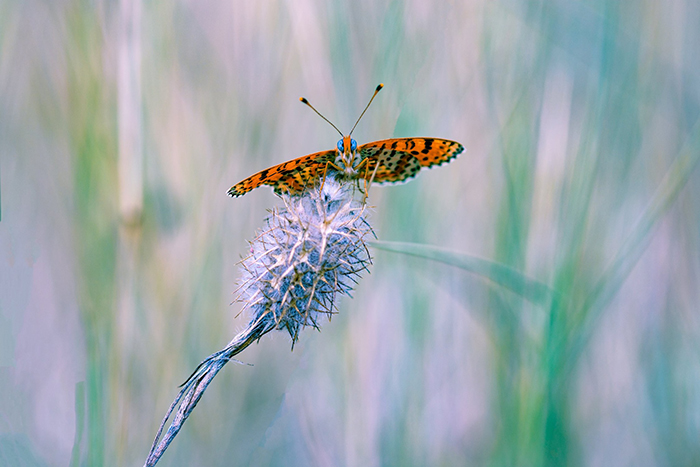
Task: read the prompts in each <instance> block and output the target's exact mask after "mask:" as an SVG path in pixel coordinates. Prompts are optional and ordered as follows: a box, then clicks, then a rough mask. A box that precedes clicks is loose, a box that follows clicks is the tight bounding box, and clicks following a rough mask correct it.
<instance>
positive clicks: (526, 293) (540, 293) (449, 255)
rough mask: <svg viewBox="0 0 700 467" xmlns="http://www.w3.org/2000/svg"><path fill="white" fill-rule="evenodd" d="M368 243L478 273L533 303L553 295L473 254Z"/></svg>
mask: <svg viewBox="0 0 700 467" xmlns="http://www.w3.org/2000/svg"><path fill="white" fill-rule="evenodd" d="M369 244H370V245H371V246H373V247H374V248H378V249H380V250H384V251H392V252H394V253H403V254H405V255H410V256H416V257H418V258H425V259H430V260H433V261H438V262H440V263H444V264H449V265H450V266H456V267H458V268H460V269H463V270H465V271H468V272H471V273H474V274H478V275H480V276H482V277H484V278H486V279H488V280H490V281H492V282H494V283H496V284H498V285H500V286H501V287H504V288H506V289H508V290H510V291H511V292H513V293H515V294H517V295H520V296H521V297H523V298H524V299H526V300H528V301H530V302H532V303H534V304H536V305H545V304H547V303H548V302H549V301H550V300H552V299H553V298H554V297H555V295H556V294H555V291H554V290H552V289H551V288H550V287H549V286H547V285H546V284H543V283H542V282H539V281H536V280H534V279H531V278H529V277H527V276H525V275H523V274H521V273H519V272H518V271H516V270H514V269H511V268H509V267H508V266H504V265H502V264H499V263H495V262H493V261H488V260H485V259H482V258H477V257H475V256H470V255H467V254H464V253H458V252H455V251H452V250H448V249H445V248H439V247H434V246H430V245H422V244H418V243H403V242H381V241H373V242H369Z"/></svg>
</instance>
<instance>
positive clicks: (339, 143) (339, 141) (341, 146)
mask: <svg viewBox="0 0 700 467" xmlns="http://www.w3.org/2000/svg"><path fill="white" fill-rule="evenodd" d="M338 151H339V152H343V140H342V139H341V140H338Z"/></svg>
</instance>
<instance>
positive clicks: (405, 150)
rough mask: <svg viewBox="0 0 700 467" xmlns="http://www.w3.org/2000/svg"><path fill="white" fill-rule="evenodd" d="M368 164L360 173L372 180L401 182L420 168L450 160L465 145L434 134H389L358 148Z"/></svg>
mask: <svg viewBox="0 0 700 467" xmlns="http://www.w3.org/2000/svg"><path fill="white" fill-rule="evenodd" d="M358 151H359V152H360V154H361V155H362V157H363V159H364V158H366V159H367V168H366V170H362V171H361V172H362V173H361V174H360V177H361V178H366V179H367V180H369V179H370V178H371V177H372V173H374V171H375V168H376V173H374V182H375V183H379V184H383V183H400V182H403V181H406V180H408V179H410V178H412V177H415V176H416V175H417V174H418V172H419V171H420V169H422V168H424V167H425V168H427V167H434V166H438V165H442V164H444V163H446V162H449V161H451V160H452V159H454V158H455V157H457V155H459V154H460V153H461V152H462V151H464V146H462V145H461V144H459V143H457V142H456V141H450V140H447V139H437V138H392V139H385V140H381V141H374V142H372V143H367V144H363V145H362V146H360V147H359V148H358Z"/></svg>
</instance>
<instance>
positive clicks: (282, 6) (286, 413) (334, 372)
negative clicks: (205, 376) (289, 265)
mask: <svg viewBox="0 0 700 467" xmlns="http://www.w3.org/2000/svg"><path fill="white" fill-rule="evenodd" d="M698 24H700V4H698V3H697V2H687V1H682V0H670V1H665V2H658V1H640V2H614V1H603V0H600V1H595V0H592V1H585V2H584V1H575V2H568V1H551V2H532V1H520V0H497V1H459V2H457V1H454V2H434V3H432V4H431V3H428V2H425V1H423V0H412V1H406V2H401V1H389V0H387V1H382V0H380V1H376V0H372V1H368V0H359V1H355V2H328V1H318V0H295V1H293V2H292V1H275V0H262V1H257V2H245V1H231V2H213V1H197V2H195V1H179V2H178V1H176V2H139V1H137V0H122V1H111V2H104V1H88V0H62V1H56V2H44V1H19V0H5V1H2V2H0V208H1V212H0V215H1V217H0V464H1V465H8V466H10V465H12V466H63V465H71V466H79V465H87V466H101V465H106V466H112V465H113V466H122V465H133V466H137V465H142V463H143V461H144V460H145V457H146V454H147V453H148V450H149V448H150V445H151V442H152V440H153V437H154V436H155V432H156V429H157V427H158V424H159V423H160V420H161V418H162V417H163V415H164V414H165V411H166V409H167V407H168V405H169V404H170V402H171V401H172V399H173V397H174V396H175V395H176V394H177V390H178V389H177V386H178V385H179V384H181V383H182V382H183V381H184V380H185V379H186V378H187V376H188V375H189V374H190V373H191V371H192V370H193V369H194V368H195V366H196V365H197V364H198V363H199V362H200V361H201V360H203V359H204V358H205V357H206V356H208V355H209V354H211V353H213V352H215V351H216V350H218V349H220V348H222V347H223V346H224V345H225V344H226V343H227V342H228V341H229V340H230V339H231V338H232V337H233V336H234V334H235V333H236V332H237V331H239V330H240V329H242V328H243V326H244V325H245V324H246V317H245V316H237V314H238V311H239V310H240V304H233V305H231V302H232V300H233V298H234V295H233V291H234V290H235V288H236V279H237V276H238V273H237V264H236V263H237V261H238V260H239V259H240V257H241V256H242V255H245V254H246V251H247V249H248V246H247V243H246V241H247V239H252V238H253V236H254V233H255V231H256V229H258V228H260V227H261V226H262V221H263V219H264V218H265V216H266V210H267V209H270V208H272V207H273V206H275V205H278V204H280V201H279V199H278V198H276V197H275V196H274V195H273V194H272V192H271V190H270V189H268V188H266V187H263V188H261V189H258V190H256V191H254V192H252V193H250V194H248V195H246V196H245V197H243V198H240V199H230V198H228V197H227V196H226V191H227V190H228V188H229V187H230V186H231V185H233V184H234V183H236V182H238V181H240V180H242V179H243V178H245V177H247V176H248V175H250V174H252V173H254V172H257V171H259V170H261V169H263V168H266V167H268V166H270V165H273V164H277V163H281V162H284V161H286V160H289V159H292V158H295V157H299V156H302V155H304V154H307V153H311V152H315V151H320V150H326V149H331V148H333V147H334V146H335V143H336V141H337V139H338V135H337V134H336V132H335V131H334V130H333V129H332V128H331V127H330V126H329V125H328V124H326V123H325V122H323V121H322V120H321V119H320V118H318V117H317V116H316V115H314V114H313V112H311V111H310V110H309V109H308V108H305V107H304V106H303V105H301V104H300V103H299V102H298V98H299V97H300V96H305V97H307V98H308V99H309V100H310V101H311V103H313V104H314V105H315V106H316V107H317V108H318V109H319V110H320V111H321V112H323V113H324V114H325V115H326V116H327V117H328V118H329V119H330V120H332V121H333V122H335V124H336V125H337V126H339V127H340V128H341V129H342V130H343V131H348V130H349V128H350V127H351V126H352V124H353V123H354V121H355V119H356V118H357V116H358V115H359V113H360V112H361V110H362V108H363V107H364V105H365V104H366V102H367V100H368V99H369V97H370V96H371V94H372V91H373V90H374V87H375V86H376V85H377V84H378V83H380V82H383V83H384V84H385V85H386V87H385V88H384V91H382V93H381V94H380V95H379V96H378V97H377V99H376V100H375V102H374V104H373V105H372V108H370V110H369V111H368V112H367V114H366V115H365V117H364V119H363V121H362V122H361V123H360V124H359V125H358V128H357V130H356V131H355V133H354V135H353V136H354V137H355V138H356V139H357V141H358V143H359V144H362V143H364V142H368V141H373V140H377V139H384V138H389V137H402V136H434V137H442V138H448V139H453V140H457V141H459V142H461V143H462V144H464V146H465V147H466V151H465V152H464V153H463V154H462V155H461V156H460V157H459V158H458V159H457V160H455V161H453V162H452V163H450V164H449V165H447V166H443V167H439V168H437V169H434V170H430V171H426V173H422V174H421V175H420V176H419V177H418V178H417V179H416V180H415V181H412V182H411V183H408V184H405V185H401V186H396V187H376V188H374V189H373V190H372V192H371V198H370V201H371V203H372V204H373V205H374V206H375V209H374V212H373V215H372V223H373V227H374V229H375V231H376V233H377V236H378V238H379V239H380V240H384V241H400V242H418V243H423V244H427V245H438V246H441V247H444V248H448V249H449V250H450V251H453V252H455V254H457V253H459V254H466V255H471V256H474V257H479V258H483V259H486V260H489V261H493V262H496V263H498V264H501V265H505V266H508V267H510V268H512V269H513V270H516V271H519V272H520V273H522V274H524V275H526V276H527V277H529V278H531V279H533V280H536V281H539V282H541V283H544V284H546V285H547V286H548V287H549V288H551V289H552V290H553V292H548V293H544V294H539V295H538V294H529V295H528V294H518V293H513V292H512V291H509V290H506V289H504V288H502V287H500V286H498V285H496V284H495V283H494V282H493V281H491V280H488V279H486V278H485V277H484V276H482V275H480V274H474V273H471V272H469V271H466V270H464V269H461V268H459V267H454V266H449V265H446V264H442V263H440V262H431V261H428V260H425V259H420V258H415V257H408V256H405V255H401V254H397V253H390V252H386V251H380V250H378V249H374V250H372V251H373V256H374V265H373V267H372V268H371V274H370V275H367V276H365V277H364V279H363V280H362V281H361V282H360V283H359V285H358V287H357V289H356V292H355V296H354V298H353V299H348V298H347V297H345V298H344V299H343V300H342V303H341V306H340V313H339V314H338V315H337V316H336V317H334V319H333V320H332V322H330V323H324V325H323V328H322V332H320V333H319V332H316V331H313V330H310V329H307V330H305V331H304V332H303V333H302V334H301V338H300V341H299V343H298V344H297V345H296V346H295V348H294V350H293V352H290V341H289V338H288V336H287V335H286V333H272V334H269V335H267V336H265V337H264V338H263V339H262V340H261V341H260V342H259V343H258V344H254V345H253V346H251V347H250V348H248V349H247V350H246V351H245V352H244V353H243V354H241V355H240V359H241V360H242V361H243V362H245V363H250V364H253V365H254V366H246V365H237V364H235V363H230V364H229V365H228V366H227V367H226V368H225V369H224V370H223V371H222V372H221V373H220V374H219V376H218V377H217V378H216V379H215V380H214V382H213V383H212V385H211V386H210V388H209V390H208V391H207V393H206V394H205V395H204V398H203V399H202V401H201V402H200V404H199V405H198V407H197V408H196V410H195V411H194V413H193V415H192V416H191V417H190V419H189V421H188V422H187V423H186V424H185V426H184V428H183V430H182V431H181V432H180V434H179V436H178V437H177V438H176V439H175V441H174V442H173V444H172V445H171V447H170V448H169V450H168V451H167V452H166V454H165V456H164V457H163V459H162V461H161V463H160V464H159V465H163V466H180V465H211V466H215V465H222V466H223V465H226V466H234V465H253V466H268V465H292V466H297V465H298V466H307V465H318V466H334V465H348V466H379V465H397V466H398V465H401V466H410V465H415V466H424V465H430V466H438V465H439V466H451V465H491V466H509V465H512V466H539V465H552V466H555V465H576V466H578V465H581V466H607V465H635V466H692V465H696V466H697V465H700V443H699V442H698V440H700V344H698V342H700V341H699V338H700V314H699V312H700V310H699V309H698V308H699V306H698V303H700V292H699V287H698V285H699V283H700V183H699V182H700V173H698V171H693V168H694V167H695V163H696V162H697V158H698V155H699V154H700V143H699V142H700V136H698V133H699V130H698V117H699V116H700V28H698Z"/></svg>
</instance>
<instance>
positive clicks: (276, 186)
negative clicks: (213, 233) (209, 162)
mask: <svg viewBox="0 0 700 467" xmlns="http://www.w3.org/2000/svg"><path fill="white" fill-rule="evenodd" d="M335 156H336V150H335V149H332V150H330V151H321V152H315V153H313V154H307V155H306V156H302V157H299V158H296V159H292V160H291V161H287V162H283V163H281V164H278V165H275V166H272V167H270V168H268V169H265V170H261V171H260V172H258V173H256V174H255V175H251V176H250V177H248V178H246V179H245V180H243V181H240V182H238V183H236V184H235V185H233V186H232V187H231V189H230V190H228V195H229V196H232V197H234V198H236V197H238V196H243V195H245V194H246V193H248V192H249V191H251V190H254V189H255V188H257V187H259V186H260V185H268V186H271V187H272V189H273V190H274V192H275V193H277V194H278V195H281V194H284V193H287V194H300V193H302V192H303V191H304V190H305V189H306V188H309V187H312V186H314V185H315V184H316V183H317V182H318V180H319V179H320V178H321V176H322V175H323V172H324V170H325V169H326V163H327V162H329V161H330V162H333V161H334V160H335Z"/></svg>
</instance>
